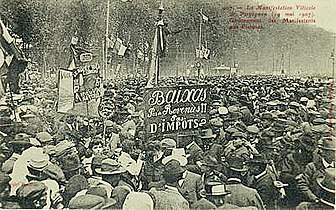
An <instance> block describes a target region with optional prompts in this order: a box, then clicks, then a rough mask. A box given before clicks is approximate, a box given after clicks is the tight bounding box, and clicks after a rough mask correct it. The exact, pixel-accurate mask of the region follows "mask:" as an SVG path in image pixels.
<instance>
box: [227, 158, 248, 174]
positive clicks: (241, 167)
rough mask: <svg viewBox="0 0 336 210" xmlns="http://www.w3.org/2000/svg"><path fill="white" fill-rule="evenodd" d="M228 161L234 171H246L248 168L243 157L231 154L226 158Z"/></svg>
mask: <svg viewBox="0 0 336 210" xmlns="http://www.w3.org/2000/svg"><path fill="white" fill-rule="evenodd" d="M226 163H227V164H228V167H229V169H230V170H232V171H237V172H244V171H247V170H248V167H247V163H246V161H245V160H244V159H243V158H242V157H238V156H231V157H228V158H226Z"/></svg>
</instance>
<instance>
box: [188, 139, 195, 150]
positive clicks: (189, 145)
mask: <svg viewBox="0 0 336 210" xmlns="http://www.w3.org/2000/svg"><path fill="white" fill-rule="evenodd" d="M193 144H194V141H192V142H191V143H190V144H188V145H187V146H186V148H187V149H189V148H190V147H191V145H193Z"/></svg>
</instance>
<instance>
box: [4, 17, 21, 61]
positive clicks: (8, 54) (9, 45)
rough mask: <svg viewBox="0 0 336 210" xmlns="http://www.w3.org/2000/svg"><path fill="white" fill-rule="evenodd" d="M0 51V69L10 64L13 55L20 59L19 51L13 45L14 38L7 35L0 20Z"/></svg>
mask: <svg viewBox="0 0 336 210" xmlns="http://www.w3.org/2000/svg"><path fill="white" fill-rule="evenodd" d="M0 50H1V51H2V53H3V56H1V57H0V64H1V65H0V67H1V66H2V65H3V64H4V63H6V64H7V67H9V66H10V64H11V63H12V60H13V57H14V55H16V56H17V57H18V59H20V58H21V57H22V56H20V55H19V54H20V51H19V49H18V48H17V47H16V46H15V44H14V38H13V37H12V36H11V35H10V34H9V32H8V29H7V27H6V26H5V24H4V23H3V22H2V20H1V18H0Z"/></svg>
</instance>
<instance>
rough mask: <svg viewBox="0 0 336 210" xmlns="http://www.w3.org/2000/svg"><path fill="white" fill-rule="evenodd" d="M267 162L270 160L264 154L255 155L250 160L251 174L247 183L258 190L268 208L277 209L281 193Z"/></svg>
mask: <svg viewBox="0 0 336 210" xmlns="http://www.w3.org/2000/svg"><path fill="white" fill-rule="evenodd" d="M267 163H268V161H267V160H266V158H265V156H264V155H262V154H258V155H254V157H253V158H252V159H251V160H250V170H249V172H250V173H249V175H250V176H248V179H247V180H248V182H247V185H248V186H249V187H251V188H253V189H256V190H257V192H258V193H259V195H260V197H261V199H262V200H263V202H264V204H265V206H266V209H276V203H277V200H278V199H279V193H278V191H277V188H276V187H275V186H274V184H273V179H272V177H271V175H270V174H269V172H268V171H267V170H266V167H267Z"/></svg>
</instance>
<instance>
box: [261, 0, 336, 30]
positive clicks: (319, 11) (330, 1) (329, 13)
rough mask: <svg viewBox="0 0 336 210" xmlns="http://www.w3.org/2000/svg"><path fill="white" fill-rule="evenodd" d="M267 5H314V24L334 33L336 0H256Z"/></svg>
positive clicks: (335, 28) (335, 26)
mask: <svg viewBox="0 0 336 210" xmlns="http://www.w3.org/2000/svg"><path fill="white" fill-rule="evenodd" d="M256 1H257V2H260V3H264V4H268V5H274V6H277V5H288V6H295V5H296V4H300V5H305V6H311V5H314V6H315V7H316V9H315V11H314V13H315V15H316V17H315V20H316V25H317V26H319V27H322V28H324V29H326V30H328V31H332V32H334V33H336V0H256Z"/></svg>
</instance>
